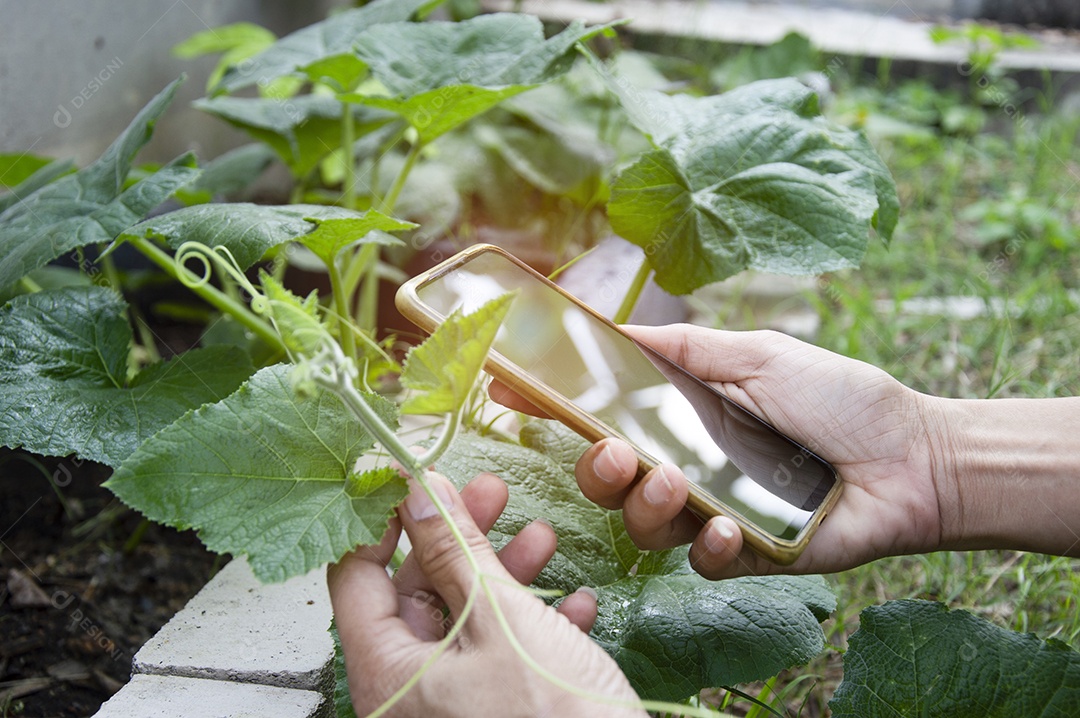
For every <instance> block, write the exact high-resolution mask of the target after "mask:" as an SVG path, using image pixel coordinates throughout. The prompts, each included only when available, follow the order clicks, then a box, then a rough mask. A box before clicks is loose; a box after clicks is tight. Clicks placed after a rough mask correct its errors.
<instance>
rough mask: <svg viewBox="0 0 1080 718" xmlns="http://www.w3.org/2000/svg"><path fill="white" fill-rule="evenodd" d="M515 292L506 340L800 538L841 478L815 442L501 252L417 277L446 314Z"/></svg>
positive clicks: (666, 453)
mask: <svg viewBox="0 0 1080 718" xmlns="http://www.w3.org/2000/svg"><path fill="white" fill-rule="evenodd" d="M507 292H518V296H517V297H516V298H515V299H514V301H513V302H512V303H511V305H510V309H509V311H508V313H507V317H506V319H505V320H504V322H503V326H502V328H501V329H500V330H499V334H498V336H497V337H496V339H495V343H494V345H493V347H492V348H493V349H494V350H495V351H496V352H498V353H499V354H501V355H502V356H503V357H505V358H506V359H508V360H509V361H511V362H513V363H514V364H516V365H517V366H518V367H520V369H521V370H522V371H523V372H526V373H528V374H530V375H531V376H532V377H533V378H534V379H536V380H538V381H539V382H542V383H543V384H545V385H546V386H547V387H548V388H549V389H550V390H552V391H554V392H556V393H558V394H560V395H561V396H562V397H563V398H564V399H565V400H567V401H569V402H570V403H572V404H574V405H576V406H577V407H578V408H580V409H581V410H582V411H584V412H587V413H589V414H591V415H593V416H594V417H596V418H598V419H600V420H601V421H602V422H604V423H605V424H607V426H608V427H610V428H611V429H613V430H614V432H613V433H616V434H619V435H622V436H624V437H625V438H626V439H628V440H629V441H630V442H632V443H633V444H634V445H636V446H637V447H638V449H639V450H641V451H642V452H644V453H645V454H646V455H648V456H649V457H650V458H651V459H652V460H653V461H654V462H655V463H659V462H670V463H673V464H675V465H676V466H679V467H680V468H681V469H682V470H683V472H684V473H685V474H686V477H687V478H688V479H689V480H690V481H692V482H693V483H695V484H697V485H698V486H699V487H701V488H702V489H703V490H705V491H706V492H708V493H709V494H711V495H712V496H713V497H715V498H716V499H718V500H719V501H721V502H722V503H723V504H725V505H726V506H727V507H728V508H729V509H732V510H734V511H736V512H738V513H739V514H741V515H742V516H743V517H744V518H745V519H748V520H749V521H751V522H753V523H754V524H756V525H757V526H758V527H759V528H761V529H762V530H764V531H766V532H768V533H770V534H772V535H773V536H775V537H777V538H780V539H792V538H794V537H795V536H796V535H797V534H798V533H799V531H800V530H801V529H802V528H803V526H805V525H806V523H807V521H808V520H809V519H810V517H811V515H812V513H813V511H814V510H815V509H816V508H817V507H818V506H819V505H820V504H821V502H822V501H823V500H824V499H825V497H826V496H827V495H828V494H829V491H830V489H832V487H833V484H834V483H835V482H836V481H837V477H836V474H835V472H834V471H833V469H832V467H831V466H829V464H828V463H826V462H825V461H824V460H822V459H820V458H819V457H817V456H816V455H814V454H813V453H812V452H810V451H809V450H808V449H806V448H804V447H801V446H800V445H798V444H797V443H795V442H793V441H791V440H790V439H788V438H787V437H785V436H783V435H782V434H780V433H779V432H777V431H776V430H775V429H773V428H772V427H771V426H769V425H768V424H766V423H765V422H763V421H761V420H760V419H758V418H757V417H756V416H754V415H753V414H751V413H749V412H747V411H746V410H744V409H742V408H741V407H740V406H738V405H737V404H735V403H734V402H732V401H730V400H729V399H727V398H726V397H725V396H723V395H722V394H721V393H719V392H718V391H717V390H716V389H714V388H713V387H711V386H710V385H708V384H706V383H705V382H703V381H701V380H700V379H698V378H697V377H694V376H692V375H691V374H690V373H689V372H687V371H686V370H685V369H683V368H682V367H680V366H678V365H676V364H674V363H673V362H672V361H670V360H669V359H667V358H666V357H664V356H662V355H660V354H658V353H657V352H655V351H653V350H652V349H650V348H649V347H647V346H644V345H641V344H638V343H637V342H635V341H634V340H633V339H631V338H630V337H628V336H627V335H625V334H622V333H621V332H619V331H617V330H615V329H614V328H612V327H611V326H609V325H608V324H606V323H604V322H602V321H600V320H599V319H597V318H596V317H595V316H593V315H592V314H590V313H589V312H587V311H585V310H583V309H582V308H581V307H579V306H578V305H576V304H575V303H574V302H573V301H571V300H570V299H568V298H567V297H566V296H564V295H563V294H562V293H560V292H559V291H558V290H556V289H554V288H552V287H551V286H549V284H548V283H547V282H546V281H545V280H543V279H541V280H540V281H538V280H537V277H536V275H535V274H534V273H532V272H530V271H529V270H527V269H524V268H522V267H520V266H518V265H517V264H515V263H514V262H513V261H511V260H509V259H507V258H506V257H504V256H502V255H500V254H497V253H495V252H483V253H480V254H476V255H474V256H473V257H471V258H470V259H469V260H468V261H466V262H464V263H462V264H460V265H457V266H455V267H454V268H453V269H452V270H450V271H449V272H446V273H444V274H441V275H440V276H437V277H436V278H435V279H433V280H431V281H429V282H426V283H424V284H422V285H421V286H420V287H418V289H417V294H418V296H419V298H420V299H421V300H422V301H423V302H424V303H425V304H427V305H428V306H430V307H431V308H432V309H433V310H434V311H436V312H439V313H441V314H442V315H443V316H444V317H445V316H448V315H449V314H450V313H451V312H452V311H454V310H455V309H460V310H462V311H464V312H466V313H467V312H471V311H474V310H476V309H477V308H479V307H480V306H481V305H483V304H484V303H485V302H487V301H489V300H491V299H494V298H496V297H498V296H501V295H503V294H505V293H507Z"/></svg>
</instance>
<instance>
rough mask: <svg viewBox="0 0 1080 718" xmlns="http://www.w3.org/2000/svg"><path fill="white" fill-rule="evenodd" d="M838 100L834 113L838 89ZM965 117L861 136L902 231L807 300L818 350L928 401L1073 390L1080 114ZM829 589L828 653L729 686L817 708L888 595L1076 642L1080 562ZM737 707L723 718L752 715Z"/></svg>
mask: <svg viewBox="0 0 1080 718" xmlns="http://www.w3.org/2000/svg"><path fill="white" fill-rule="evenodd" d="M895 89H896V88H894V90H895ZM925 91H926V88H925V87H922V88H920V92H925ZM860 92H862V94H861V95H859V97H860V98H861V99H860V101H861V102H863V103H864V104H863V107H862V112H863V113H864V115H863V116H866V115H867V113H869V114H870V115H872V114H873V113H874V112H882V111H888V106H889V96H888V95H886V94H884V93H880V92H878V91H876V90H875V91H872V92H871V93H869V94H870V99H869V100H867V99H866V98H867V96H868V95H867V93H865V92H863V91H860ZM837 106H838V107H837V110H838V111H844V98H843V96H841V98H839V99H838V102H837ZM847 109H850V105H848V108H847ZM976 111H978V112H982V113H984V116H985V119H986V120H987V121H988V122H987V124H988V126H989V129H985V130H983V131H981V132H978V133H976V134H974V135H954V136H948V135H945V134H943V133H941V132H938V131H932V132H912V133H910V134H908V135H904V134H897V135H894V136H891V137H888V138H882V137H878V138H875V139H874V143H875V145H876V146H877V147H878V149H879V151H880V152H881V153H882V155H883V156H884V157H885V159H886V162H887V164H888V165H889V166H890V168H891V169H892V170H893V173H894V175H895V177H896V180H897V183H898V187H899V190H900V195H901V205H902V215H901V224H900V226H899V227H898V230H897V232H896V234H895V237H894V239H893V241H892V244H891V246H890V247H888V248H885V247H884V246H882V245H881V244H880V243H874V246H872V247H871V249H870V250H869V251H868V253H867V256H866V258H865V261H864V264H863V266H862V267H861V268H860V269H859V270H857V271H849V272H844V273H838V274H834V275H831V276H829V277H826V278H824V281H821V282H818V285H817V289H816V290H815V291H814V292H813V293H812V294H811V295H810V296H809V297H808V301H809V302H810V303H811V305H812V306H813V307H814V308H815V309H816V310H817V312H818V314H819V316H820V319H821V327H820V331H819V332H818V334H817V336H816V338H815V342H816V343H818V344H820V345H822V346H824V347H826V348H829V349H831V350H833V351H837V352H839V353H842V354H845V355H848V356H853V357H856V358H859V359H862V360H864V361H867V362H870V363H872V364H875V365H878V366H880V367H882V368H884V369H885V370H887V371H888V372H890V373H891V374H892V375H894V376H895V377H896V378H897V379H899V380H900V381H902V382H904V383H905V384H907V385H908V386H911V387H913V388H915V389H918V390H920V391H924V392H928V393H931V394H936V395H941V396H951V397H961V398H990V397H1010V396H1025V397H1051V396H1075V395H1080V361H1078V359H1077V358H1078V357H1080V312H1078V311H1077V309H1078V303H1080V209H1078V208H1080V148H1078V147H1077V139H1078V134H1080V117H1069V116H1066V115H1064V114H1063V113H1060V112H1055V111H1052V110H1051V111H1050V113H1049V114H1046V115H1044V116H1023V117H1018V116H1013V117H1005V116H1004V115H1003V113H1002V112H1001V111H1000V110H999V109H998V108H994V107H990V108H981V109H980V108H976ZM995 113H997V114H995ZM869 124H870V126H872V123H869ZM917 297H966V298H969V300H971V301H974V302H976V303H981V304H983V305H985V307H986V308H987V312H986V314H985V315H984V316H979V317H975V318H969V319H963V318H956V317H950V316H942V315H941V314H933V313H918V312H914V311H910V310H909V308H910V305H905V304H904V302H905V300H909V299H912V298H917ZM829 581H830V583H831V584H832V586H833V588H834V590H835V592H836V594H837V597H838V600H839V608H838V610H837V611H836V613H835V614H834V616H833V617H832V618H830V619H829V620H828V621H827V622H826V624H825V630H826V635H827V640H828V644H829V645H830V646H831V649H827V650H826V651H825V652H824V653H823V654H821V655H820V656H819V657H818V658H817V659H815V660H814V661H813V662H812V663H811V664H810V665H808V666H805V667H801V668H796V669H793V670H790V671H786V672H784V673H782V674H781V675H780V676H779V679H778V680H776V681H770V682H769V684H757V685H756V686H742V687H741V688H742V690H744V691H745V692H746V693H749V694H751V695H756V696H758V697H759V698H760V699H761V700H763V701H766V702H770V703H771V704H772V705H773V706H774V707H776V708H777V709H778V710H780V711H781V712H784V711H786V713H784V714H785V715H791V716H818V715H825V714H827V713H826V711H827V708H826V704H827V702H828V700H829V698H830V697H831V695H832V693H833V691H834V690H835V688H836V685H837V684H838V682H839V681H840V679H841V678H842V670H843V669H842V655H843V651H844V649H845V648H846V646H847V640H848V638H849V637H850V635H851V634H852V633H853V632H854V631H855V630H856V629H857V628H858V614H859V611H860V610H862V609H863V608H865V607H866V606H868V605H872V604H879V603H882V602H884V601H888V600H892V599H900V598H924V599H930V600H937V601H943V602H945V603H947V604H948V605H949V606H950V607H959V608H965V609H968V610H970V611H972V612H974V613H976V614H978V615H980V616H983V617H985V618H987V619H989V620H991V621H993V622H994V623H996V624H998V625H1001V626H1005V627H1007V628H1011V629H1015V630H1019V631H1031V632H1034V633H1036V634H1038V635H1039V636H1040V637H1043V638H1047V637H1054V638H1058V639H1060V640H1062V641H1065V642H1066V643H1068V644H1070V645H1071V646H1072V647H1074V648H1077V649H1080V610H1078V606H1077V601H1078V597H1080V560H1076V559H1068V558H1059V557H1049V556H1041V555H1035V554H1026V553H1022V552H1015V551H985V552H942V553H936V554H931V555H926V556H905V557H895V558H889V559H883V560H880V561H876V562H874V563H872V564H869V565H866V566H863V567H860V568H857V569H854V570H851V571H846V572H844V573H840V574H837V575H834V576H830V577H829ZM807 676H811V677H812V678H810V679H808V678H807ZM770 699H771V700H770ZM736 706H741V707H740V708H732V707H729V708H728V710H750V709H751V706H750V704H749V703H747V702H745V701H744V702H742V703H741V704H740V703H736Z"/></svg>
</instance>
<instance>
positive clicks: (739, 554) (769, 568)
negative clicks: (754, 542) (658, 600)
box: [690, 516, 777, 580]
mask: <svg viewBox="0 0 1080 718" xmlns="http://www.w3.org/2000/svg"><path fill="white" fill-rule="evenodd" d="M690 565H691V566H693V567H694V570H695V571H697V572H698V573H700V574H701V575H702V576H704V577H705V578H708V579H712V580H719V579H722V578H736V577H738V576H758V575H763V574H769V573H775V572H776V570H777V567H776V566H775V565H774V564H771V563H769V562H768V561H765V560H764V559H762V558H761V557H760V556H758V555H757V554H756V553H754V552H753V551H751V550H750V548H749V547H747V546H744V544H743V538H742V532H741V531H740V530H739V527H738V526H737V525H736V524H735V522H734V521H732V520H731V519H730V518H728V517H727V516H714V517H713V518H711V519H709V521H708V523H706V524H705V528H703V529H702V530H701V531H700V533H698V535H697V538H695V539H694V543H693V544H691V546H690Z"/></svg>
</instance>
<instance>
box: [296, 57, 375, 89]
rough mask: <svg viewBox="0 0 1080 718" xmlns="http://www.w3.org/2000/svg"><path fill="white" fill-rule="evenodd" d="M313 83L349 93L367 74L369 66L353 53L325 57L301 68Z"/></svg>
mask: <svg viewBox="0 0 1080 718" xmlns="http://www.w3.org/2000/svg"><path fill="white" fill-rule="evenodd" d="M301 69H302V70H303V72H304V74H305V75H307V76H308V79H309V80H311V81H312V82H321V83H322V84H324V85H326V86H328V87H330V88H331V89H333V90H334V92H338V93H341V92H348V91H349V90H351V89H353V88H354V87H356V84H357V83H358V82H360V79H361V78H362V77H363V76H364V74H365V73H366V72H367V65H366V64H364V62H363V61H362V60H360V58H358V57H357V56H356V55H353V54H352V53H351V52H349V53H344V54H342V55H331V56H330V57H324V58H321V59H319V60H316V61H315V62H313V63H311V64H310V65H307V66H306V67H303V68H301Z"/></svg>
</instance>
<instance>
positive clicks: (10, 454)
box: [0, 449, 217, 718]
mask: <svg viewBox="0 0 1080 718" xmlns="http://www.w3.org/2000/svg"><path fill="white" fill-rule="evenodd" d="M109 473H110V470H109V469H108V468H107V467H104V466H101V465H98V464H93V463H90V462H78V461H76V460H74V459H71V458H68V459H43V458H41V457H37V456H33V455H30V454H26V453H24V452H21V451H12V450H8V449H0V716H2V717H4V718H6V717H7V716H89V715H93V714H94V713H95V712H96V711H97V709H98V707H99V706H100V705H101V703H103V702H104V701H105V700H107V699H108V698H109V696H111V695H112V694H113V693H115V692H116V691H117V690H119V689H120V688H121V687H122V685H123V684H124V683H125V682H126V681H127V680H128V677H129V674H130V670H131V659H132V657H133V656H134V655H135V652H136V651H138V649H139V647H140V646H142V644H143V643H145V642H146V640H147V639H149V638H150V637H151V636H152V635H153V634H154V633H155V632H157V630H158V629H159V628H160V627H161V626H162V625H163V624H164V623H165V622H166V621H168V620H169V618H171V617H172V616H173V614H175V613H176V612H177V611H178V610H179V609H180V608H182V607H183V606H184V604H185V603H187V601H188V599H190V598H191V596H193V595H194V594H195V593H196V592H197V591H198V590H199V589H200V588H202V586H203V585H204V584H205V583H206V581H207V580H209V578H210V576H211V575H212V573H213V571H214V569H215V565H216V562H217V559H216V557H215V556H214V555H213V554H211V553H209V552H207V551H206V549H204V548H203V547H202V544H200V543H199V541H198V539H196V538H195V536H194V535H193V534H192V532H190V531H189V532H184V533H179V532H177V531H175V530H172V529H169V528H166V527H163V526H160V525H157V524H150V523H145V522H144V521H143V519H142V517H141V516H140V515H139V514H137V513H135V512H133V511H131V510H129V509H127V508H126V507H124V506H123V505H122V504H120V503H119V502H118V501H117V500H116V499H115V497H113V495H112V494H111V493H110V492H109V491H108V489H105V488H102V486H101V484H102V482H104V481H105V480H106V479H107V478H108V476H109Z"/></svg>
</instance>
